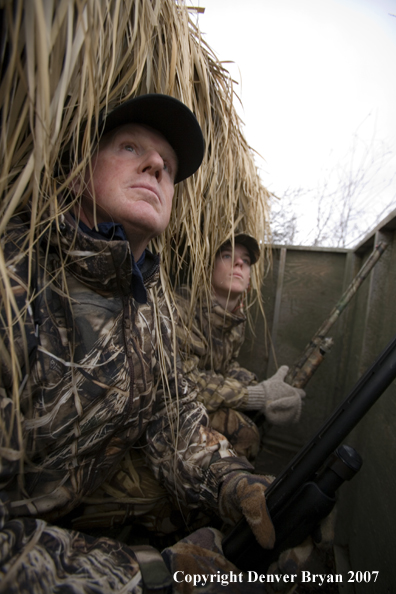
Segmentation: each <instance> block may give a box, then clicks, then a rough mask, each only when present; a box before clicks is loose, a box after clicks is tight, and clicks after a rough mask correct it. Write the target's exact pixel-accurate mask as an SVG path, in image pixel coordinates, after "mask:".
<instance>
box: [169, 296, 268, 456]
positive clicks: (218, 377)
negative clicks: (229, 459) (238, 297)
mask: <svg viewBox="0 0 396 594" xmlns="http://www.w3.org/2000/svg"><path fill="white" fill-rule="evenodd" d="M189 298H190V292H189V290H188V289H187V288H183V289H182V290H181V292H180V295H178V298H177V309H178V313H179V315H180V316H181V318H182V320H183V321H184V325H183V324H179V325H178V327H177V336H178V340H179V344H180V349H181V353H182V358H183V369H184V373H185V376H186V377H188V378H189V379H191V381H193V382H194V383H195V384H196V385H197V387H198V395H197V398H198V400H199V401H201V402H203V404H204V405H205V407H206V409H207V411H208V412H209V417H210V422H211V425H212V427H213V428H214V429H216V430H217V431H219V432H220V433H221V434H222V435H225V436H226V437H227V439H228V440H229V442H230V443H231V444H232V446H233V447H234V449H235V451H236V452H237V453H238V455H239V456H246V457H247V458H248V459H254V458H255V456H256V455H257V453H258V450H259V445H260V434H259V431H258V429H257V427H256V425H255V424H254V422H253V421H252V420H251V419H250V418H249V417H248V416H247V415H246V414H244V413H243V412H242V411H243V409H244V408H245V406H246V402H247V399H248V393H247V386H250V385H255V384H257V377H256V376H255V374H254V373H252V372H250V371H248V370H247V369H244V368H243V367H241V366H240V365H239V363H238V361H237V357H238V355H239V351H240V349H241V346H242V344H243V341H244V339H245V328H246V316H245V314H244V313H243V308H242V307H240V308H239V309H238V310H237V311H235V312H229V311H227V310H225V309H224V308H223V307H222V306H221V305H220V304H219V303H218V302H217V301H216V299H215V298H212V302H211V304H210V306H206V305H202V304H198V305H197V307H196V309H195V317H194V322H193V324H192V326H191V324H190V326H191V329H190V330H188V328H189V320H188V316H189V308H190V302H189Z"/></svg>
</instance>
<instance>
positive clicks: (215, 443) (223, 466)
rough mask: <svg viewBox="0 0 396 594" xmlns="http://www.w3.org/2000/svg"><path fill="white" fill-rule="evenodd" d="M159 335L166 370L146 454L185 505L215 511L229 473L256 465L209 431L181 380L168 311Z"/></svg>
mask: <svg viewBox="0 0 396 594" xmlns="http://www.w3.org/2000/svg"><path fill="white" fill-rule="evenodd" d="M157 299H158V301H157V303H160V298H158V297H157ZM165 311H166V309H165ZM161 335H162V341H163V346H164V347H165V349H164V351H165V353H166V354H167V357H166V360H165V359H163V364H164V365H165V364H166V368H165V369H164V368H162V375H161V378H160V381H159V386H158V389H157V395H156V399H157V410H156V412H155V414H154V416H153V418H152V420H151V422H150V424H149V426H148V429H147V431H146V448H145V451H146V456H147V458H148V460H149V464H150V466H151V468H152V470H153V472H154V474H155V476H156V478H158V479H159V480H160V481H161V482H162V483H164V484H165V486H166V487H167V489H168V490H169V491H170V492H171V493H173V494H174V495H176V497H177V498H179V499H180V500H181V501H182V502H184V503H185V504H187V505H188V506H190V507H198V506H200V505H202V504H204V505H207V506H209V507H211V508H214V509H217V502H218V492H219V487H220V484H221V482H222V481H223V480H224V477H225V475H227V474H228V473H229V472H233V471H235V470H252V469H253V467H252V466H251V465H250V464H249V463H248V462H247V460H246V459H242V458H238V457H237V455H236V453H235V452H234V450H233V449H232V447H231V445H230V444H229V442H228V441H227V439H226V438H225V437H224V436H223V435H221V434H220V433H218V432H217V431H215V430H214V429H212V428H211V427H210V425H209V417H208V413H207V411H206V409H205V407H204V406H203V404H201V403H200V402H198V400H197V389H196V388H195V386H194V384H193V383H192V382H191V379H190V378H189V377H185V376H183V374H182V367H181V360H180V357H179V356H178V355H175V356H174V352H175V349H177V347H176V342H175V343H174V342H173V338H175V336H174V334H173V330H172V328H171V324H170V323H169V313H168V314H167V313H165V314H164V313H162V314H161Z"/></svg>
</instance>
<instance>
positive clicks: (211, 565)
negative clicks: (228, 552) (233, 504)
mask: <svg viewBox="0 0 396 594" xmlns="http://www.w3.org/2000/svg"><path fill="white" fill-rule="evenodd" d="M222 538H223V535H222V534H221V532H219V531H218V530H215V529H213V528H201V529H200V530H197V531H196V532H194V533H193V534H191V535H190V536H188V537H187V538H184V539H183V540H181V541H180V542H178V543H176V544H175V545H173V546H172V547H169V548H167V549H165V550H164V551H163V552H162V556H163V558H164V560H165V563H166V564H167V566H168V568H169V571H170V572H171V574H172V575H173V576H174V578H175V579H176V580H178V582H179V583H178V584H177V586H176V588H177V590H176V591H177V592H180V593H182V594H192V592H194V591H196V590H197V588H198V587H199V591H201V592H205V594H212V593H213V594H218V593H219V592H222V591H223V589H224V590H225V591H226V592H227V594H265V592H266V587H265V585H264V584H263V583H258V582H254V581H250V582H249V580H248V577H247V576H246V575H245V574H243V573H242V572H241V571H240V570H239V569H238V568H237V567H235V565H233V564H232V563H231V562H230V561H228V560H227V559H226V558H225V557H224V556H223V550H222V547H221V541H222ZM188 576H192V577H194V576H196V579H197V583H196V584H194V582H193V581H192V580H191V581H187V580H188ZM205 578H206V582H204V580H205ZM198 580H199V581H198ZM174 587H175V585H174Z"/></svg>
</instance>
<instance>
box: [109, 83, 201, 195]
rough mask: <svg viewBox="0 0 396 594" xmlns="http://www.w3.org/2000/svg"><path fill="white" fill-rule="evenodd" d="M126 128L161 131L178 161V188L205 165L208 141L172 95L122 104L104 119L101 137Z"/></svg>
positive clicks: (154, 94) (196, 123) (182, 104)
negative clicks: (124, 126) (203, 160)
mask: <svg viewBox="0 0 396 594" xmlns="http://www.w3.org/2000/svg"><path fill="white" fill-rule="evenodd" d="M124 124H143V125H145V126H150V127H151V128H154V130H158V132H160V133H161V134H162V135H163V136H164V138H166V140H167V141H168V142H169V144H170V145H171V147H172V148H173V150H174V151H175V153H176V156H177V160H178V167H177V173H176V177H175V184H177V183H178V182H181V181H182V180H183V179H186V178H187V177H190V175H192V174H193V173H195V172H196V171H197V169H198V168H199V166H200V165H201V163H202V159H203V156H204V153H205V141H204V137H203V134H202V130H201V127H200V125H199V123H198V120H197V118H196V117H195V115H194V114H193V112H192V111H191V110H190V109H189V108H188V107H187V106H186V105H185V104H184V103H182V102H181V101H179V100H178V99H175V98H174V97H171V96H170V95H162V94H160V93H152V94H148V95H139V96H137V97H134V98H133V99H129V100H128V101H125V102H124V103H121V105H119V106H118V107H116V108H115V109H113V111H111V112H110V113H109V114H107V115H106V116H105V117H104V118H103V129H102V134H107V132H111V131H112V130H114V129H115V128H118V126H123V125H124Z"/></svg>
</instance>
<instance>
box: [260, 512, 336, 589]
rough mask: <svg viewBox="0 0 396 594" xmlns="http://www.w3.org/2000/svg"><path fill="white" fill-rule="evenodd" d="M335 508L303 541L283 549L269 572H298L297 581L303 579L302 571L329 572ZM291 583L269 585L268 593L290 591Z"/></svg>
mask: <svg viewBox="0 0 396 594" xmlns="http://www.w3.org/2000/svg"><path fill="white" fill-rule="evenodd" d="M335 515H336V511H335V508H334V509H333V510H332V511H331V512H330V514H329V515H328V516H327V517H326V518H324V519H323V520H322V521H321V522H320V524H318V526H317V527H316V528H315V530H314V531H313V532H312V534H311V536H308V537H307V538H306V539H305V540H304V541H303V542H302V543H300V544H299V545H298V546H296V547H293V548H292V549H287V550H285V551H283V552H282V553H281V554H280V555H279V557H278V559H277V561H275V562H274V563H272V564H271V565H270V567H269V568H268V573H279V574H296V575H297V583H299V582H300V580H301V572H302V571H310V572H311V573H315V574H326V573H329V567H328V566H327V565H328V558H327V555H328V553H329V551H330V550H331V549H332V546H333V541H334V523H335ZM288 588H290V584H289V585H287V584H285V583H284V582H279V583H277V584H276V585H275V584H274V585H272V584H271V586H270V587H268V588H267V589H268V594H272V593H273V592H282V593H283V594H286V593H288V592H289V589H288Z"/></svg>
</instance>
